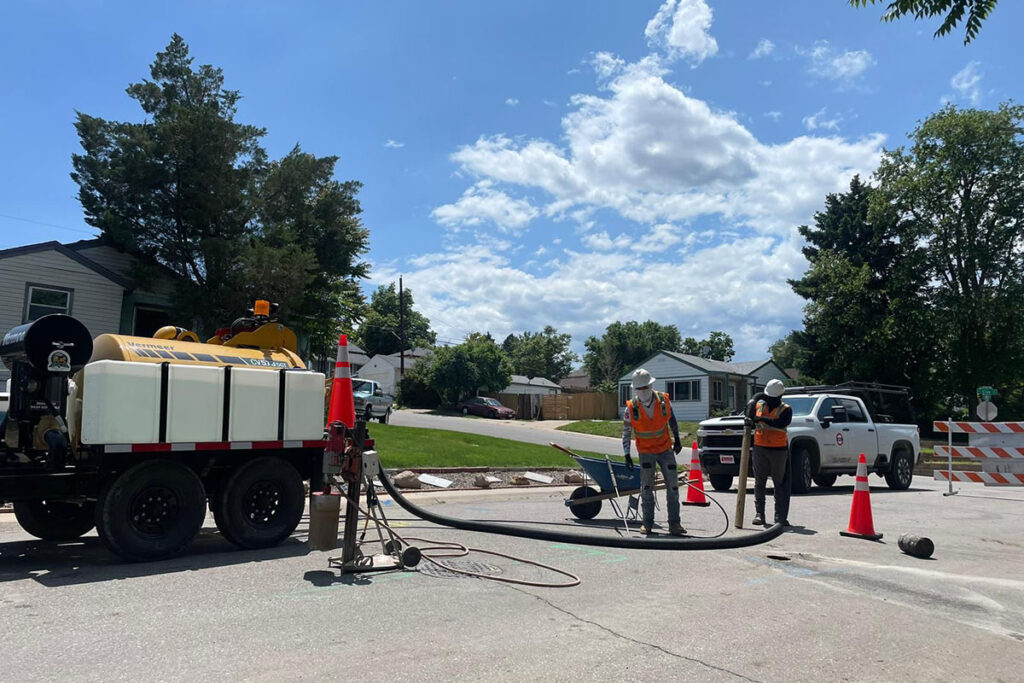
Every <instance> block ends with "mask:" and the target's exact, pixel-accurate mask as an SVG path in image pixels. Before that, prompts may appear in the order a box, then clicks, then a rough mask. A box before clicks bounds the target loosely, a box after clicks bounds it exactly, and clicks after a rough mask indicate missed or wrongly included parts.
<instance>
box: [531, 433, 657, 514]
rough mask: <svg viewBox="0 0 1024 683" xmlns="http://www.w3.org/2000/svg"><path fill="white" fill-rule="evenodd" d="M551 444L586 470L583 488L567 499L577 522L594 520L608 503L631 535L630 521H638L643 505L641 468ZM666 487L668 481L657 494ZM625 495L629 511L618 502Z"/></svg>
mask: <svg viewBox="0 0 1024 683" xmlns="http://www.w3.org/2000/svg"><path fill="white" fill-rule="evenodd" d="M551 445H552V446H554V447H555V448H557V449H558V450H560V451H562V452H564V453H568V454H569V455H570V456H571V457H572V459H573V460H575V461H576V462H577V463H578V464H579V466H580V468H581V469H582V470H583V486H580V487H578V488H576V489H574V490H573V492H572V493H570V494H569V497H568V498H566V499H565V506H566V507H567V508H569V512H571V513H572V514H573V516H574V517H576V518H577V519H593V518H594V517H596V516H597V514H598V513H599V512H601V504H602V502H603V501H606V500H607V501H608V502H609V503H610V504H611V506H612V510H613V511H614V512H615V515H616V517H618V518H619V519H621V520H622V522H623V524H625V525H626V530H627V532H628V531H629V524H628V523H627V520H630V519H633V520H635V519H637V512H638V508H639V502H640V501H639V498H637V495H638V494H639V493H640V468H639V467H633V468H629V467H627V466H626V463H624V462H618V461H615V460H611V459H609V458H607V457H605V459H603V460H602V459H600V458H589V457H587V456H584V455H578V454H577V453H573V452H572V451H571V450H569V449H568V448H564V447H562V446H559V445H558V444H556V443H552V444H551ZM588 480H590V481H588ZM590 483H593V484H596V485H597V488H596V489H595V488H594V487H593V486H590V485H589V484H590ZM664 488H665V483H664V482H661V483H658V484H655V486H654V490H655V491H661V490H662V489H664ZM622 496H629V504H628V505H627V509H626V511H625V512H623V511H622V507H621V506H620V505H619V502H618V500H617V498H620V497H622Z"/></svg>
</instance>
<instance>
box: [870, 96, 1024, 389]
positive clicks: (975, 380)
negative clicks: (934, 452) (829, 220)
mask: <svg viewBox="0 0 1024 683" xmlns="http://www.w3.org/2000/svg"><path fill="white" fill-rule="evenodd" d="M1022 119H1024V107H1021V106H1017V105H1009V104H1004V105H1002V106H1000V107H999V109H998V110H996V111H987V110H978V109H958V108H956V107H954V106H952V105H950V106H947V107H945V108H944V109H942V110H940V111H939V112H937V113H935V114H933V115H932V116H930V117H928V118H927V119H925V121H923V122H922V123H921V124H919V125H918V127H917V129H916V130H915V131H914V132H913V133H912V134H911V135H910V136H909V137H910V141H911V143H910V145H909V147H908V148H899V149H895V150H890V151H887V152H885V154H884V155H883V159H882V163H881V165H880V167H879V169H878V171H877V173H876V177H877V178H878V181H879V189H878V191H877V193H876V194H875V196H873V197H872V206H871V215H872V220H876V217H877V216H884V215H890V214H893V213H894V214H896V215H898V216H899V218H900V220H901V222H903V223H906V224H907V225H908V226H910V228H911V230H912V233H911V235H912V238H913V239H914V240H916V241H917V242H918V243H920V244H922V245H924V249H925V253H926V258H925V261H924V263H923V268H922V271H923V275H924V277H926V278H927V282H926V284H927V289H928V293H929V297H930V299H931V301H932V303H933V305H934V307H935V312H936V315H935V316H934V318H933V319H932V323H933V325H934V327H933V328H932V329H931V330H929V332H928V333H927V337H926V339H927V341H928V343H929V344H933V345H935V346H936V347H937V349H938V350H939V355H938V359H939V361H940V363H939V365H938V366H937V368H936V369H937V370H938V373H937V377H939V378H942V377H945V378H947V380H948V384H947V390H948V392H949V394H950V395H951V396H957V397H960V398H961V399H963V400H964V401H968V402H973V400H974V390H975V388H976V387H978V386H981V385H992V386H995V387H997V388H1001V389H1005V391H1006V393H1008V394H1012V391H1013V388H1016V387H1019V386H1020V385H1021V384H1022V383H1024V259H1022V254H1024V128H1022V126H1021V122H1022ZM968 404H969V403H968Z"/></svg>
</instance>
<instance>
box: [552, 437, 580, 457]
mask: <svg viewBox="0 0 1024 683" xmlns="http://www.w3.org/2000/svg"><path fill="white" fill-rule="evenodd" d="M548 445H549V446H554V447H555V448H557V449H558V450H560V451H562V452H563V453H568V454H569V455H571V456H573V457H574V458H578V457H580V456H579V455H577V454H576V453H573V452H572V451H570V450H569V449H568V448H566V447H565V446H559V445H558V444H557V443H555V442H554V441H548Z"/></svg>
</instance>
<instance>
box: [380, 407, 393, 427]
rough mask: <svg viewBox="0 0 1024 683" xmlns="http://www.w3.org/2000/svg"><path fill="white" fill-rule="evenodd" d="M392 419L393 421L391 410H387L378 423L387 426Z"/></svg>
mask: <svg viewBox="0 0 1024 683" xmlns="http://www.w3.org/2000/svg"><path fill="white" fill-rule="evenodd" d="M390 419H391V408H388V409H387V410H385V411H384V414H383V415H381V416H380V417H378V418H377V422H380V423H381V424H382V425H386V424H387V423H388V421H389V420H390Z"/></svg>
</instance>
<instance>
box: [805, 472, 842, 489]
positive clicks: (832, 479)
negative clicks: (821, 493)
mask: <svg viewBox="0 0 1024 683" xmlns="http://www.w3.org/2000/svg"><path fill="white" fill-rule="evenodd" d="M838 477H839V475H836V474H824V473H822V472H818V473H817V474H815V475H814V477H812V478H813V479H814V483H815V484H817V485H818V486H820V487H821V488H823V489H830V488H832V486H833V485H834V484H835V483H836V479H837V478H838Z"/></svg>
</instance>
